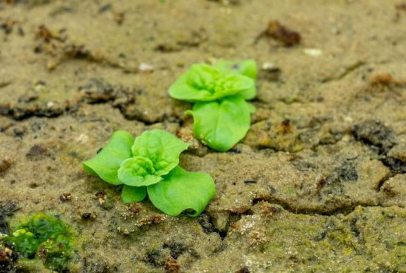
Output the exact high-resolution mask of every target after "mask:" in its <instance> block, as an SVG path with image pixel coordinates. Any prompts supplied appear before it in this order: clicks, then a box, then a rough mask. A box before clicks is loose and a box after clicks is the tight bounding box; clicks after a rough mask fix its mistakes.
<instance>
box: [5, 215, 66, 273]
mask: <svg viewBox="0 0 406 273" xmlns="http://www.w3.org/2000/svg"><path fill="white" fill-rule="evenodd" d="M11 231H12V232H11V233H10V236H8V237H6V238H5V240H6V241H7V242H9V243H12V244H13V245H14V248H15V249H16V250H17V252H18V254H19V256H20V257H19V258H20V259H21V258H23V259H35V258H38V259H40V260H41V261H42V262H43V264H44V266H45V267H46V268H48V269H50V270H54V271H57V272H62V271H64V270H65V269H66V268H67V265H68V262H69V260H70V258H71V254H72V245H73V243H72V238H73V232H72V231H71V229H70V227H69V226H68V225H66V224H65V223H63V222H62V221H61V220H59V219H57V218H55V217H52V216H49V215H46V214H43V213H38V214H36V215H34V216H33V217H32V218H31V219H29V220H28V221H26V222H22V223H20V224H19V225H17V226H16V227H15V228H12V229H11Z"/></svg>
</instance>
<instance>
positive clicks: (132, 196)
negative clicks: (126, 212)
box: [121, 185, 147, 204]
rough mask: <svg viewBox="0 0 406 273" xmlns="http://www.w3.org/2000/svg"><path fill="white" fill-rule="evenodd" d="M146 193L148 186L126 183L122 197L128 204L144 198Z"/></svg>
mask: <svg viewBox="0 0 406 273" xmlns="http://www.w3.org/2000/svg"><path fill="white" fill-rule="evenodd" d="M146 195H147V188H146V187H131V186H127V185H124V187H123V191H122V192H121V199H122V200H123V202H124V203H127V204H129V203H136V202H140V201H142V200H144V198H145V196H146Z"/></svg>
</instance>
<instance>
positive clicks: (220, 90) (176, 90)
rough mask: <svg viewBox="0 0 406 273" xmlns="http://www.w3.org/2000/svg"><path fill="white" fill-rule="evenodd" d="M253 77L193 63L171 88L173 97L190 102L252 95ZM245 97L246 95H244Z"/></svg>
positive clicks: (170, 92)
mask: <svg viewBox="0 0 406 273" xmlns="http://www.w3.org/2000/svg"><path fill="white" fill-rule="evenodd" d="M253 88H254V96H255V82H254V80H253V79H251V78H249V77H246V76H243V75H238V74H236V73H225V74H224V73H222V72H221V71H220V70H218V69H216V68H213V67H211V66H209V65H207V64H196V65H193V66H192V67H191V68H190V69H189V70H188V71H187V72H186V73H185V74H183V75H182V76H180V77H179V78H178V79H177V80H176V81H175V83H174V84H172V86H171V87H170V88H169V94H170V96H171V97H173V98H175V99H179V100H186V101H190V102H198V101H213V100H217V99H220V98H223V97H226V96H231V95H237V94H246V93H247V94H248V93H249V94H248V95H250V96H252V94H251V93H252V90H253ZM244 97H245V95H244Z"/></svg>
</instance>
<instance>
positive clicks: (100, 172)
mask: <svg viewBox="0 0 406 273" xmlns="http://www.w3.org/2000/svg"><path fill="white" fill-rule="evenodd" d="M187 148H188V144H186V143H184V142H183V141H181V140H180V139H178V138H177V137H175V136H174V135H172V134H170V133H168V132H165V131H162V130H152V131H146V132H144V133H143V134H142V135H141V136H139V137H137V138H136V139H135V140H134V138H133V137H132V136H131V134H130V133H128V132H126V131H117V132H115V133H114V134H113V136H112V137H111V139H110V141H109V142H108V144H107V145H106V146H105V147H104V148H103V149H102V150H101V151H100V152H99V153H98V154H97V155H96V156H95V157H93V158H92V159H90V160H88V161H86V162H84V163H83V167H84V169H85V170H86V171H87V172H88V173H90V174H92V175H96V176H98V177H100V178H101V179H102V180H104V181H105V182H107V183H110V184H113V185H121V184H123V185H124V186H123V190H122V193H121V198H122V200H123V201H124V202H125V203H134V202H140V201H142V200H143V199H144V198H145V197H146V195H147V194H148V196H149V199H150V200H151V202H152V204H154V206H155V207H157V208H158V209H160V210H161V211H163V212H165V213H166V214H168V215H171V216H177V215H179V214H180V213H182V212H183V211H189V212H190V211H192V212H191V213H189V214H188V215H190V216H192V217H195V216H198V215H199V214H200V213H201V212H202V211H203V210H204V209H205V207H206V205H207V204H208V202H209V201H210V200H211V199H212V198H213V197H214V195H215V185H214V181H213V179H212V178H211V176H210V175H208V174H205V173H191V172H187V171H185V170H184V169H182V168H181V167H180V166H179V155H180V154H181V153H182V152H183V151H184V150H186V149H187Z"/></svg>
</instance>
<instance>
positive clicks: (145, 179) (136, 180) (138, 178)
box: [118, 156, 162, 187]
mask: <svg viewBox="0 0 406 273" xmlns="http://www.w3.org/2000/svg"><path fill="white" fill-rule="evenodd" d="M118 179H120V181H121V182H123V183H124V184H125V185H128V186H133V187H141V186H149V185H152V184H155V183H158V182H159V181H161V180H162V178H161V176H160V175H157V174H156V172H155V169H154V166H153V164H152V161H151V160H150V159H148V158H145V157H142V156H135V157H132V158H128V159H126V160H124V161H123V163H121V166H120V169H119V170H118Z"/></svg>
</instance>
